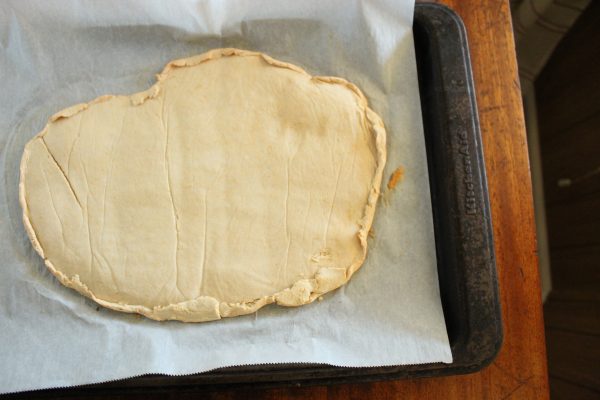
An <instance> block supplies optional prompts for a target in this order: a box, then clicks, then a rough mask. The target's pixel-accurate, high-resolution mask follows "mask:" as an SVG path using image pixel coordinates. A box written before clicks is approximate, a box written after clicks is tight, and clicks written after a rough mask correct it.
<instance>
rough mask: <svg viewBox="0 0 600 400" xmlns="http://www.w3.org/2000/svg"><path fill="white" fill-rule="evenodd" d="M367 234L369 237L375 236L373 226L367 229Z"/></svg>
mask: <svg viewBox="0 0 600 400" xmlns="http://www.w3.org/2000/svg"><path fill="white" fill-rule="evenodd" d="M368 236H369V237H370V238H374V237H375V231H374V230H373V228H371V229H369V233H368Z"/></svg>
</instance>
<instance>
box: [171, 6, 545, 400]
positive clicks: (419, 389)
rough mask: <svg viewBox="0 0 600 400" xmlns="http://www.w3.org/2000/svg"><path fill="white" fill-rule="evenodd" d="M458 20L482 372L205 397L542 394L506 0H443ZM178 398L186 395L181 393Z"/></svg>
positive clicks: (540, 328) (541, 346) (527, 189)
mask: <svg viewBox="0 0 600 400" xmlns="http://www.w3.org/2000/svg"><path fill="white" fill-rule="evenodd" d="M440 2H441V3H444V4H446V5H448V6H450V7H451V8H453V9H454V10H455V11H456V12H457V13H458V14H459V15H460V16H461V17H462V19H463V21H464V23H465V26H466V28H467V33H468V37H469V46H470V50H471V62H472V65H473V74H474V79H475V88H476V92H477V103H478V108H479V118H480V123H481V134H482V136H483V144H484V154H485V162H486V168H487V175H488V184H489V191H490V202H491V206H492V218H493V224H494V239H495V246H496V257H497V267H498V278H499V281H500V296H501V301H502V315H503V325H504V344H503V346H502V350H501V351H500V354H499V355H498V357H497V358H496V360H495V361H494V362H493V364H492V365H491V366H489V367H487V368H485V369H484V370H483V371H481V372H479V373H476V374H471V375H464V376H454V377H446V378H431V379H416V380H400V381H392V382H379V383H366V384H352V385H336V386H319V387H308V388H291V389H270V390H255V391H252V390H251V391H248V390H244V391H220V392H213V393H210V394H207V396H206V397H205V398H209V399H219V400H221V399H222V400H225V399H228V400H229V399H245V398H249V397H250V398H257V399H302V400H322V399H323V400H324V399H328V400H333V399H429V398H431V399H508V398H514V399H546V398H548V377H547V371H546V348H545V343H544V325H543V318H542V304H541V295H540V281H539V274H538V264H537V254H536V242H535V225H534V219H533V201H532V194H531V193H532V192H531V179H530V176H529V159H528V155H527V141H526V136H525V125H524V119H523V107H522V103H521V90H520V85H519V77H518V72H517V63H516V58H515V48H514V42H513V33H512V25H511V19H510V7H509V2H508V0H499V1H491V0H487V1H486V0H484V1H481V0H442V1H440ZM183 398H185V397H183Z"/></svg>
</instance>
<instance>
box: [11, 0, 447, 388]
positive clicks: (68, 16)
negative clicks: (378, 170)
mask: <svg viewBox="0 0 600 400" xmlns="http://www.w3.org/2000/svg"><path fill="white" fill-rule="evenodd" d="M413 7H414V1H413V0H395V1H392V0H372V1H352V0H335V1H334V0H328V1H297V0H281V1H261V0H251V1H250V0H248V1H216V0H215V1H122V0H105V1H102V2H99V1H91V0H89V1H43V0H39V1H23V0H18V1H17V0H14V1H3V2H1V3H0V78H1V79H0V150H1V153H0V177H1V185H0V260H1V264H0V369H1V373H0V392H14V391H21V390H28V389H37V388H48V387H58V386H70V385H79V384H86V383H93V382H101V381H107V380H113V379H119V378H125V377H129V376H135V375H141V374H146V373H164V374H190V373H196V372H201V371H207V370H210V369H214V368H217V367H223V366H232V365H241V364H256V363H278V362H316V363H328V364H333V365H341V366H356V367H357V366H380V365H398V364H417V363H428V362H436V361H442V362H451V360H452V355H451V352H450V347H449V344H448V337H447V333H446V327H445V323H444V318H443V314H442V308H441V303H440V296H439V286H438V277H437V271H436V258H435V247H434V236H433V226H432V215H431V200H430V194H429V184H428V179H427V165H426V159H425V146H424V138H423V132H422V119H421V112H420V104H419V94H418V86H417V76H416V65H415V55H414V46H413V37H412V15H413ZM217 47H238V48H242V49H248V50H256V51H262V52H265V53H267V54H269V55H271V56H272V57H274V58H277V59H280V60H283V61H287V62H291V63H293V64H297V65H300V66H301V67H303V68H305V69H306V70H307V71H308V72H309V73H311V74H314V75H334V76H341V77H344V78H346V79H348V80H349V81H351V82H353V83H355V84H356V85H357V86H359V87H360V88H361V89H362V90H363V91H364V93H365V95H366V96H367V98H368V99H369V102H370V105H371V107H372V108H373V109H374V110H375V111H376V112H377V113H378V114H380V115H381V116H382V117H383V120H384V122H385V125H386V128H387V131H388V140H387V141H388V163H387V166H386V171H385V175H384V186H385V183H386V182H387V179H388V178H389V176H390V174H391V173H392V171H394V170H395V169H396V168H398V167H399V166H402V167H403V168H404V170H405V177H404V179H403V180H402V182H400V184H399V185H398V186H397V188H396V189H395V190H394V191H393V192H391V193H389V194H388V195H386V197H387V198H388V202H387V204H384V203H382V202H380V204H379V206H378V210H377V214H376V219H375V224H374V232H375V237H374V238H372V239H371V240H370V248H369V255H368V257H367V261H366V263H365V264H364V265H363V267H362V269H361V270H360V271H359V272H358V273H356V274H355V275H354V277H353V278H352V280H351V281H350V282H349V283H348V285H346V286H344V287H342V288H341V289H339V290H337V291H335V292H334V293H331V294H328V295H325V296H324V299H323V301H320V302H315V303H314V304H310V305H307V306H304V307H300V308H283V307H278V306H269V307H266V308H263V309H261V310H260V311H259V312H258V313H257V314H255V315H249V316H245V317H237V318H229V319H224V320H221V321H216V322H211V323H202V324H185V323H180V322H166V323H165V322H163V323H160V322H156V321H151V320H148V319H145V318H142V317H139V316H135V315H128V314H122V313H118V312H115V311H111V310H107V309H104V308H102V307H98V306H97V305H96V304H95V303H94V302H92V301H90V300H88V299H86V298H84V297H82V296H81V295H79V294H77V293H76V292H75V291H73V290H71V289H67V288H65V287H62V286H61V285H60V284H59V283H58V281H57V280H56V279H55V278H54V277H53V276H52V275H51V274H50V273H49V272H48V271H47V270H46V268H45V267H44V265H43V262H42V260H41V259H40V258H39V257H38V255H37V254H35V253H34V251H33V248H32V247H31V245H30V243H29V240H28V239H27V236H26V234H25V231H24V228H23V224H22V222H21V208H20V206H19V203H18V183H19V162H20V158H21V154H22V151H23V147H24V145H25V143H26V142H27V141H29V140H30V139H31V138H32V137H33V136H34V135H35V134H37V133H38V132H39V131H40V130H41V129H42V128H43V126H44V125H45V123H46V121H47V119H48V118H49V117H50V115H52V114H53V113H55V112H56V111H58V110H61V109H63V108H65V107H67V106H70V105H72V104H76V103H81V102H87V101H89V100H91V99H94V98H96V97H98V96H100V95H103V94H130V93H135V92H139V91H141V90H144V89H146V88H148V87H149V86H150V85H151V84H152V83H153V82H154V75H155V74H156V73H158V72H159V71H161V70H162V68H163V66H164V65H165V64H166V63H167V62H168V61H170V60H172V59H176V58H182V57H188V56H191V55H195V54H199V53H202V52H205V51H207V50H210V49H213V48H217ZM149 273H151V272H150V271H149Z"/></svg>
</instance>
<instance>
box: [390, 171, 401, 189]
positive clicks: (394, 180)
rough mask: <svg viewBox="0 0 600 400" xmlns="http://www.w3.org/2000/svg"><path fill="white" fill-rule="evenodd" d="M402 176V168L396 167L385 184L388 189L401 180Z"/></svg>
mask: <svg viewBox="0 0 600 400" xmlns="http://www.w3.org/2000/svg"><path fill="white" fill-rule="evenodd" d="M402 178H404V168H403V167H398V168H396V170H395V171H394V172H393V173H392V175H391V176H390V180H389V181H388V184H387V187H388V189H389V190H392V189H394V188H395V187H396V186H397V185H398V184H399V183H400V182H401V181H402Z"/></svg>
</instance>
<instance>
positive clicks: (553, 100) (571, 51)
mask: <svg viewBox="0 0 600 400" xmlns="http://www.w3.org/2000/svg"><path fill="white" fill-rule="evenodd" d="M535 91H536V98H537V109H538V123H539V140H540V150H541V158H542V169H543V181H544V195H545V201H546V218H547V228H548V239H549V250H550V265H551V273H552V292H551V294H550V296H549V297H548V299H547V300H546V303H545V305H544V321H545V330H546V346H547V349H548V372H549V378H550V395H551V398H552V399H599V398H600V307H599V306H600V290H599V289H600V2H598V1H593V2H592V3H591V4H590V6H589V7H588V8H587V9H586V10H585V11H584V13H583V14H582V15H581V17H580V18H579V19H578V20H577V22H576V23H575V25H573V27H572V28H571V29H570V30H569V32H568V33H567V34H566V35H565V37H564V38H563V39H562V41H561V42H560V44H559V45H558V47H557V48H556V50H555V51H554V53H553V55H552V57H551V58H550V60H549V61H548V63H547V64H546V66H545V67H544V69H543V70H542V72H541V74H540V75H539V76H538V78H537V80H536V82H535ZM561 180H562V181H561ZM559 182H561V183H560V184H559ZM569 182H570V184H569Z"/></svg>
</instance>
